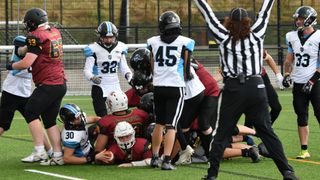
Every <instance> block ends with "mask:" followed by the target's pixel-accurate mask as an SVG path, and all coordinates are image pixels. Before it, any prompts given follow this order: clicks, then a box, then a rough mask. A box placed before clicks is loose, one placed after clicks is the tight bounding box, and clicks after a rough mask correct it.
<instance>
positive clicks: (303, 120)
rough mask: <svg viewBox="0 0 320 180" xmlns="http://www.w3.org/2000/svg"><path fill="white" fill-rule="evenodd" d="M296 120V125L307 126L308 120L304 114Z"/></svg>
mask: <svg viewBox="0 0 320 180" xmlns="http://www.w3.org/2000/svg"><path fill="white" fill-rule="evenodd" d="M297 122H298V126H301V127H304V126H308V120H307V118H306V117H305V116H303V117H298V119H297Z"/></svg>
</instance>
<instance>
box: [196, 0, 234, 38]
mask: <svg viewBox="0 0 320 180" xmlns="http://www.w3.org/2000/svg"><path fill="white" fill-rule="evenodd" d="M194 1H195V3H196V5H197V7H198V9H199V10H200V12H201V14H202V16H203V17H204V18H205V21H206V22H207V25H208V27H209V29H210V30H211V32H212V34H213V36H214V38H215V39H216V40H217V42H218V43H221V41H223V40H224V39H225V38H226V36H227V35H228V31H227V30H226V28H225V27H224V26H223V25H222V24H221V23H220V21H219V20H218V18H217V17H216V15H215V14H214V13H213V11H212V9H211V8H210V6H209V4H208V3H207V2H206V1H205V0H194Z"/></svg>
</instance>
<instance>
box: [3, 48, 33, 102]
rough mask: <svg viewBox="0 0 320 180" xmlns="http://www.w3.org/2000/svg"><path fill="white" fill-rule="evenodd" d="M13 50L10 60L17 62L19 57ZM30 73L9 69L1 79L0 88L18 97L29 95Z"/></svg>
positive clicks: (25, 70)
mask: <svg viewBox="0 0 320 180" xmlns="http://www.w3.org/2000/svg"><path fill="white" fill-rule="evenodd" d="M14 52H15V50H13V53H12V56H11V61H13V62H18V61H20V60H21V59H20V58H19V57H18V56H17V55H16V54H15V53H14ZM31 79H32V76H31V73H30V72H29V71H28V70H27V69H24V70H11V71H9V73H8V75H7V77H6V79H5V80H4V81H3V84H2V89H3V90H4V91H6V92H8V93H10V94H13V95H16V96H20V97H26V98H27V97H30V95H31Z"/></svg>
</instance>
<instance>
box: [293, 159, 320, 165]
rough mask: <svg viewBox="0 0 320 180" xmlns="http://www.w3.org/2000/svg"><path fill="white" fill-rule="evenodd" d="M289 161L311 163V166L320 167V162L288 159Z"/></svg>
mask: <svg viewBox="0 0 320 180" xmlns="http://www.w3.org/2000/svg"><path fill="white" fill-rule="evenodd" d="M288 160H291V161H296V162H301V163H310V164H316V165H320V162H317V161H311V160H305V159H295V158H288Z"/></svg>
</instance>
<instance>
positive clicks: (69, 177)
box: [25, 169, 85, 180]
mask: <svg viewBox="0 0 320 180" xmlns="http://www.w3.org/2000/svg"><path fill="white" fill-rule="evenodd" d="M25 171H28V172H33V173H38V174H44V175H47V176H53V177H58V178H63V179H71V180H85V179H80V178H76V177H71V176H65V175H61V174H55V173H49V172H45V171H38V170H35V169H25Z"/></svg>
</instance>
